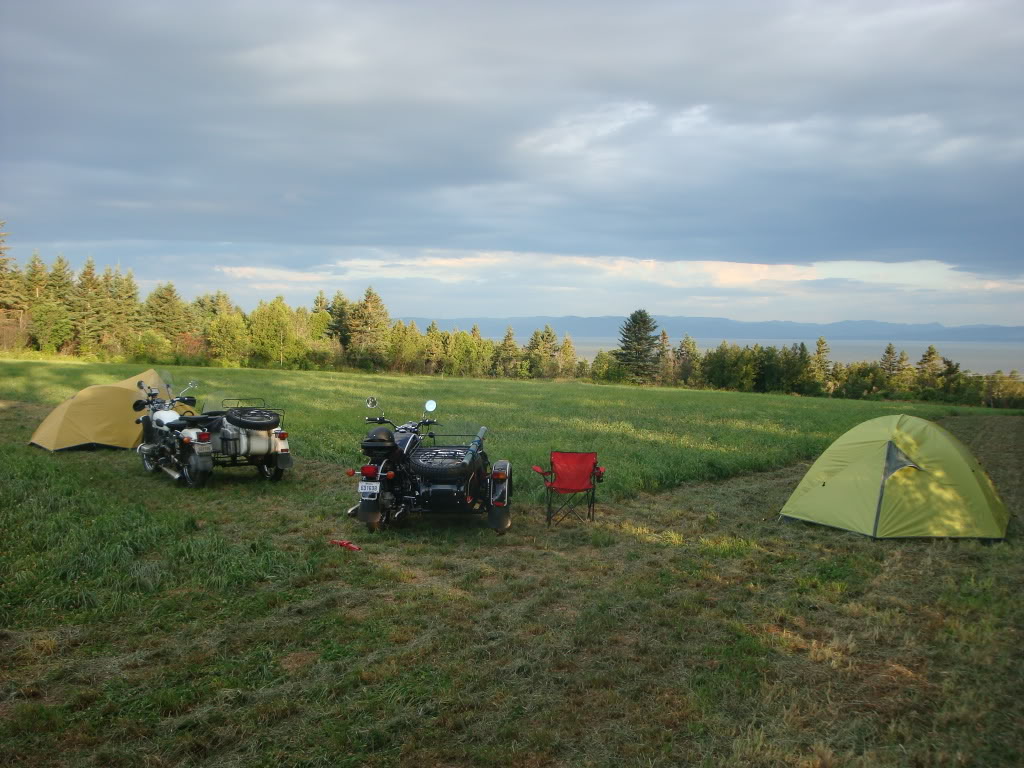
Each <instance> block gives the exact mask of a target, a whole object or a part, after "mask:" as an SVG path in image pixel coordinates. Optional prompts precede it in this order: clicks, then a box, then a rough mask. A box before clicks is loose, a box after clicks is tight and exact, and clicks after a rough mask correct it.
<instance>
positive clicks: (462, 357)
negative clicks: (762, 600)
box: [0, 223, 1024, 408]
mask: <svg viewBox="0 0 1024 768" xmlns="http://www.w3.org/2000/svg"><path fill="white" fill-rule="evenodd" d="M0 229H2V223H0ZM5 251H6V248H5V247H4V246H3V233H0V349H3V350H5V351H6V354H14V355H18V356H26V355H36V356H40V357H46V356H57V355H61V356H74V357H76V358H82V359H89V360H102V361H111V362H114V361H118V362H121V361H137V362H140V363H147V364H175V365H208V366H221V367H254V368H291V369H311V370H312V369H315V370H342V369H360V370H366V371H388V372H395V373H414V374H427V375H448V376H467V377H499V378H516V379H556V378H557V379H589V380H592V381H595V382H610V383H636V384H643V385H651V386H663V387H689V388H706V389H724V390H734V391H739V392H777V393H788V394H797V395H808V396H829V397H842V398H875V399H906V400H909V399H914V400H933V401H936V400H937V401H944V402H949V403H959V404H967V405H987V406H992V407H1013V408H1020V407H1024V382H1022V381H1021V379H1020V377H1019V376H1018V374H1017V372H1016V371H1012V372H1010V373H1008V374H1004V373H1002V372H996V373H994V374H990V375H985V376H980V375H975V374H972V373H971V372H970V371H966V370H961V368H960V365H959V364H958V363H956V362H955V361H953V360H951V359H949V358H946V357H943V356H942V355H941V354H940V353H939V352H938V350H936V349H935V347H934V346H932V347H929V348H928V349H927V351H926V352H925V353H924V355H922V357H921V359H920V360H917V361H911V360H909V359H908V357H907V355H906V353H905V352H902V351H899V350H897V349H895V347H894V346H893V345H892V344H889V345H888V346H886V347H885V349H884V350H883V351H882V353H881V356H880V358H879V359H878V360H875V361H865V362H860V363H851V364H848V365H844V364H842V363H839V362H834V361H832V360H830V359H829V346H828V342H827V341H826V340H825V339H824V338H819V339H818V342H817V345H816V348H815V349H814V350H813V351H812V350H809V349H808V348H807V346H806V345H804V344H793V345H790V346H781V347H773V346H761V345H759V344H755V345H754V346H744V347H739V346H737V345H736V344H730V343H729V342H726V341H723V342H722V343H721V344H720V345H719V346H717V347H715V348H714V349H709V350H706V351H703V352H701V351H700V350H699V349H698V348H697V345H696V343H695V341H694V340H693V339H692V338H691V337H690V336H689V335H684V336H683V338H682V339H681V340H679V341H678V343H673V341H672V340H671V339H670V338H669V336H668V334H667V333H666V332H665V331H664V330H662V331H661V332H660V333H659V332H658V329H657V327H656V325H655V323H654V321H653V319H651V317H650V315H648V314H647V313H646V312H645V311H644V310H637V312H634V313H633V314H632V315H630V317H629V318H628V319H627V320H626V322H625V323H624V324H623V326H622V328H621V338H620V346H619V347H618V348H617V349H614V350H608V351H603V350H602V351H600V352H598V353H597V354H596V355H595V357H594V359H593V360H592V361H587V360H584V359H580V358H579V357H578V356H577V354H576V350H575V347H574V345H573V341H572V339H571V338H570V336H569V335H568V334H563V335H562V336H561V338H559V335H558V334H557V333H556V332H555V330H554V329H553V328H552V327H551V326H550V325H545V326H544V328H540V329H535V330H534V331H533V333H532V334H531V336H530V337H529V341H528V342H527V343H526V344H525V345H520V344H519V343H517V341H516V334H515V331H514V330H513V328H512V327H511V326H510V327H508V329H507V330H506V332H505V337H504V338H503V339H502V340H501V341H495V340H493V339H489V338H484V337H483V336H482V335H481V334H480V331H479V329H478V328H477V327H476V326H474V327H472V328H470V329H469V330H453V331H442V330H440V329H439V328H438V326H437V324H436V323H431V324H430V325H428V326H427V327H426V328H425V329H423V330H421V329H420V328H419V327H417V325H416V323H415V322H411V323H409V324H405V323H403V322H402V321H401V320H392V319H391V316H390V315H389V313H388V309H387V307H385V306H384V303H383V301H382V300H381V298H380V296H379V295H378V294H377V293H376V292H375V291H374V290H373V288H367V289H366V292H365V293H364V295H363V296H362V298H361V299H359V300H350V299H349V298H347V297H346V296H344V295H343V294H342V293H341V292H340V291H338V292H336V293H335V294H334V295H333V296H332V297H331V298H328V297H327V296H326V295H325V293H324V292H323V291H322V290H321V291H320V292H319V293H318V294H317V296H316V298H315V299H314V300H313V302H312V305H311V306H309V307H305V306H300V307H291V306H289V305H288V304H287V303H285V301H284V299H283V298H282V297H280V296H278V297H277V298H275V299H273V300H271V301H261V302H260V303H259V305H258V306H257V307H256V308H255V309H254V310H252V311H251V312H248V313H246V312H244V311H243V310H242V309H241V308H240V307H238V306H237V305H236V304H234V302H233V301H232V300H231V298H230V296H228V295H227V294H226V293H224V292H222V291H217V292H216V293H212V294H205V295H203V296H200V297H199V298H197V299H195V300H193V301H191V302H187V301H184V300H183V299H182V298H181V296H180V295H179V294H178V292H177V290H176V289H175V287H174V285H173V284H172V283H169V282H168V283H161V284H159V285H157V286H156V288H154V289H153V291H152V292H151V293H150V294H149V295H148V296H146V298H145V299H144V300H140V298H139V291H138V286H137V285H136V283H135V279H134V277H133V275H132V273H131V272H130V271H129V272H127V273H122V272H121V271H120V269H119V268H111V267H109V266H107V267H105V268H104V269H103V270H102V271H100V270H99V269H98V268H97V266H96V264H95V263H94V261H93V260H92V259H89V260H88V261H87V262H86V263H85V265H84V267H83V268H82V269H81V270H79V271H78V272H77V274H76V273H75V272H74V271H73V270H72V269H71V267H70V265H69V263H68V262H67V260H65V259H64V258H63V257H62V256H58V257H57V258H56V259H55V260H54V261H53V263H52V264H50V265H49V266H47V264H46V263H45V262H44V261H43V260H42V259H41V258H40V257H39V255H38V254H34V255H33V256H32V258H31V259H30V260H29V262H28V263H27V264H25V265H24V266H19V265H18V264H17V262H16V261H15V260H14V259H13V258H11V257H9V256H7V255H6V253H5Z"/></svg>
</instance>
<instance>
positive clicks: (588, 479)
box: [551, 451, 597, 491]
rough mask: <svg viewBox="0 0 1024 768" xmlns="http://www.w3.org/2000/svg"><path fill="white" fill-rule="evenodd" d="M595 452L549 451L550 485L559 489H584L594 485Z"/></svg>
mask: <svg viewBox="0 0 1024 768" xmlns="http://www.w3.org/2000/svg"><path fill="white" fill-rule="evenodd" d="M595 467H597V454H596V453H570V452H568V451H552V452H551V471H552V472H553V473H554V480H552V481H551V487H552V488H554V489H555V490H560V491H586V490H589V489H591V488H593V487H594V468H595Z"/></svg>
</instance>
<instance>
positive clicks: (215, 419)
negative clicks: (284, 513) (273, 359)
mask: <svg viewBox="0 0 1024 768" xmlns="http://www.w3.org/2000/svg"><path fill="white" fill-rule="evenodd" d="M181 418H182V420H183V421H184V422H186V423H187V425H188V427H187V428H186V429H183V430H182V431H181V432H182V435H183V436H187V437H190V438H191V439H192V440H193V441H195V444H196V445H197V446H198V445H200V444H201V443H203V442H205V443H207V444H208V445H209V446H210V447H209V449H208V450H209V453H210V458H211V460H212V462H213V466H216V467H239V466H247V467H255V468H256V471H257V472H258V473H259V475H260V477H263V478H265V479H267V480H270V481H271V482H277V481H279V480H280V479H281V478H282V477H283V476H284V472H285V470H286V469H289V468H290V467H291V466H292V455H291V449H290V448H289V446H288V432H287V431H285V429H284V411H283V410H282V409H280V408H268V407H267V406H266V404H265V402H264V401H263V399H262V398H248V399H244V400H243V399H237V398H231V399H226V400H222V401H221V408H220V409H217V410H212V411H204V412H203V413H200V414H197V415H188V416H182V417H181ZM201 433H205V434H206V435H207V436H208V438H207V439H205V440H203V439H202V437H201Z"/></svg>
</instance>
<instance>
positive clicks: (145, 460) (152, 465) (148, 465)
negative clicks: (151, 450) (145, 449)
mask: <svg viewBox="0 0 1024 768" xmlns="http://www.w3.org/2000/svg"><path fill="white" fill-rule="evenodd" d="M139 456H140V457H141V458H142V468H143V469H144V470H146V471H147V472H156V471H157V470H158V469H160V466H159V465H158V464H157V463H156V462H155V461H153V459H152V458H151V457H149V456H147V455H146V454H144V453H140V454H139Z"/></svg>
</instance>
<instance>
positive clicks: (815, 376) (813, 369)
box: [810, 336, 832, 392]
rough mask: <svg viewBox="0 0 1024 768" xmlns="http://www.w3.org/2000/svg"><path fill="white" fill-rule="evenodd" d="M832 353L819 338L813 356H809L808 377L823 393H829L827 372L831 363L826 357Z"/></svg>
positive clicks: (823, 338) (820, 337)
mask: <svg viewBox="0 0 1024 768" xmlns="http://www.w3.org/2000/svg"><path fill="white" fill-rule="evenodd" d="M831 353H832V350H831V349H829V346H828V342H827V341H825V337H824V336H819V337H818V341H817V343H816V344H815V345H814V354H813V355H811V362H810V377H811V380H812V381H813V382H814V383H815V384H817V386H819V387H820V388H821V390H822V391H823V392H831V390H830V389H829V384H830V382H829V379H828V372H829V368H830V367H831V363H832V361H831V360H829V359H828V356H829V355H830V354H831Z"/></svg>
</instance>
